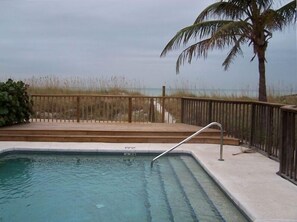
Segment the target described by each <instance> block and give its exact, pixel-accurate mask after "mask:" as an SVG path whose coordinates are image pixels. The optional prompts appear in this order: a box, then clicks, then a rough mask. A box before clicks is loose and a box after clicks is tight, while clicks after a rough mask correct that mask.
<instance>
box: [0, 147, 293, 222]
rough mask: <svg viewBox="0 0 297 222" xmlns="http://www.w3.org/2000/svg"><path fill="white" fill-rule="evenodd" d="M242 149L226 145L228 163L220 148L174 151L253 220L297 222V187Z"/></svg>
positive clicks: (144, 149) (110, 149)
mask: <svg viewBox="0 0 297 222" xmlns="http://www.w3.org/2000/svg"><path fill="white" fill-rule="evenodd" d="M173 145H174V144H163V143H162V144H156V143H154V144H145V143H129V144H128V143H127V144H119V143H58V142H0V154H1V153H3V152H7V151H18V150H27V151H63V152H68V151H75V152H80V151H84V152H122V153H123V152H125V153H128V152H132V153H134V152H136V153H157V152H162V151H165V150H166V149H169V148H171V147H172V146H173ZM241 149H246V148H243V147H239V146H224V159H225V161H218V158H219V145H213V144H184V145H182V146H181V147H179V148H177V149H176V150H175V151H174V152H175V153H176V152H180V153H191V154H192V155H193V156H194V157H195V158H196V159H197V160H198V161H199V162H200V164H201V165H202V166H203V167H204V168H205V170H206V171H207V172H208V173H209V174H210V175H211V176H212V177H213V178H214V180H215V181H216V182H217V183H218V184H219V185H221V187H222V189H223V190H224V191H225V192H226V193H228V194H229V195H230V197H231V199H233V201H234V202H235V203H236V204H237V205H238V206H239V207H240V208H241V209H242V210H243V211H244V212H245V213H246V214H247V215H248V216H249V217H250V218H251V220H252V221H256V222H268V221H273V222H276V221H279V222H293V221H296V222H297V186H296V185H294V184H292V183H291V182H289V181H287V180H285V179H283V178H281V177H280V176H278V175H277V174H276V172H277V171H278V169H279V163H278V162H276V161H274V160H271V159H269V158H267V157H265V156H263V155H262V154H259V153H256V152H255V153H241ZM235 153H239V154H238V155H233V154H235ZM158 161H162V159H159V160H158Z"/></svg>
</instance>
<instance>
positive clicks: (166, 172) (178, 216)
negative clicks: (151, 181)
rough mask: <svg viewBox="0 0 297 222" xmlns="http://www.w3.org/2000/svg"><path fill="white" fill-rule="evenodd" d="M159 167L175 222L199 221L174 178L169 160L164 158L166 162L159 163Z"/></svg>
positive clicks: (176, 179)
mask: <svg viewBox="0 0 297 222" xmlns="http://www.w3.org/2000/svg"><path fill="white" fill-rule="evenodd" d="M158 166H160V173H161V179H162V181H163V184H164V191H165V193H166V196H167V198H168V204H169V205H170V208H171V211H172V217H173V221H184V222H188V221H189V222H190V221H198V220H197V217H196V215H195V213H194V211H193V209H192V207H191V205H189V201H188V199H187V196H185V193H184V191H183V189H182V187H181V186H180V183H179V181H178V178H177V177H175V176H174V171H173V169H172V167H171V166H170V164H169V162H168V159H167V158H164V162H163V163H160V164H159V163H158Z"/></svg>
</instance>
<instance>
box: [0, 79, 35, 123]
mask: <svg viewBox="0 0 297 222" xmlns="http://www.w3.org/2000/svg"><path fill="white" fill-rule="evenodd" d="M31 114H32V103H31V102H30V100H29V96H28V94H27V86H26V85H25V83H24V82H22V81H17V82H15V81H13V80H11V79H8V80H7V81H6V82H0V126H6V125H12V124H15V123H23V122H28V121H29V118H30V115H31Z"/></svg>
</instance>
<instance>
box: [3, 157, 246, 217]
mask: <svg viewBox="0 0 297 222" xmlns="http://www.w3.org/2000/svg"><path fill="white" fill-rule="evenodd" d="M128 154H129V153H126V154H125V155H124V154H121V155H114V154H113V155H106V154H105V155H102V154H100V155H97V154H79V155H78V154H41V153H39V154H32V153H26V154H8V155H3V156H2V157H0V221H1V222H2V221H32V222H34V221H45V220H46V221H247V219H246V218H245V217H244V216H243V215H242V214H241V213H240V212H239V211H238V210H237V208H236V207H235V206H234V205H233V204H232V202H231V201H230V200H229V199H228V198H227V197H226V196H225V195H224V193H223V192H222V191H221V190H220V189H219V188H218V187H217V186H216V184H215V183H214V182H213V181H212V179H211V178H209V177H208V176H207V174H206V173H205V172H204V170H203V169H202V168H201V167H200V165H199V164H197V162H196V161H195V160H194V159H193V158H192V157H191V156H189V155H169V156H166V157H163V158H162V159H160V160H159V161H158V162H156V163H155V164H154V167H153V168H151V167H150V161H151V160H152V156H149V155H140V154H134V155H131V154H129V155H128Z"/></svg>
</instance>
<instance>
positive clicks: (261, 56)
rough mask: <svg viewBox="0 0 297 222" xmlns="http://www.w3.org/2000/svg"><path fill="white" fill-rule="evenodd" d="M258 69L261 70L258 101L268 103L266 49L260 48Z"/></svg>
mask: <svg viewBox="0 0 297 222" xmlns="http://www.w3.org/2000/svg"><path fill="white" fill-rule="evenodd" d="M258 62H259V64H258V69H259V92H258V93H259V94H258V100H259V101H262V102H267V94H266V77H265V47H259V48H258Z"/></svg>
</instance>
